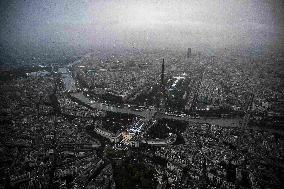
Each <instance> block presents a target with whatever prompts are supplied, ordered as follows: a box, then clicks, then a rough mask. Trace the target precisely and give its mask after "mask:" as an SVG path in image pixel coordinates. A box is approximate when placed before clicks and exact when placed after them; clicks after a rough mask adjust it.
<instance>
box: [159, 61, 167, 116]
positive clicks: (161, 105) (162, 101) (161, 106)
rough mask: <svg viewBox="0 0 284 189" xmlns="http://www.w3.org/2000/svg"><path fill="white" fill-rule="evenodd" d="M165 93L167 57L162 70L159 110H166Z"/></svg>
mask: <svg viewBox="0 0 284 189" xmlns="http://www.w3.org/2000/svg"><path fill="white" fill-rule="evenodd" d="M165 94H166V87H165V59H163V62H162V72H161V83H160V103H159V110H160V111H162V112H164V111H165V105H166V102H165Z"/></svg>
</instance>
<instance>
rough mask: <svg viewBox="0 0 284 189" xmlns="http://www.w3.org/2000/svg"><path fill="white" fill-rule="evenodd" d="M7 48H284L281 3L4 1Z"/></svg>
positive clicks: (243, 0)
mask: <svg viewBox="0 0 284 189" xmlns="http://www.w3.org/2000/svg"><path fill="white" fill-rule="evenodd" d="M0 9H1V11H0V12H1V13H0V14H1V21H0V23H1V43H2V45H5V46H7V47H15V48H29V47H30V48H35V47H36V48H40V49H45V48H47V47H50V48H53V47H60V46H63V47H67V48H68V47H74V46H75V47H77V46H80V47H84V48H89V47H126V48H132V47H134V48H144V49H153V48H159V49H162V48H169V49H182V48H186V47H188V46H191V47H194V48H195V49H201V50H207V51H210V50H209V49H212V50H216V49H220V48H222V49H223V48H240V47H241V48H260V49H264V50H267V48H269V47H273V48H274V49H280V48H282V47H283V35H284V34H283V33H284V32H283V31H284V30H283V27H284V25H283V20H284V18H283V1H281V0H271V1H266V0H240V1H235V0H228V1H224V0H213V1H212V0H201V1H200V0H191V1H183V0H178V1H170V0H166V1H158V0H154V1H149V0H146V1H135V0H134V1H133V0H118V1H102V0H79V1H77V0H60V1H53V0H47V1H46V0H25V1H24V0H23V1H16V0H11V1H10V0H9V1H8V0H4V1H1V6H0Z"/></svg>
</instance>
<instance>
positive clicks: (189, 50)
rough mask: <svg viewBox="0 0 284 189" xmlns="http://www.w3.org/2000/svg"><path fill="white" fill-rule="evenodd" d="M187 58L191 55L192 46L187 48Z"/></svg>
mask: <svg viewBox="0 0 284 189" xmlns="http://www.w3.org/2000/svg"><path fill="white" fill-rule="evenodd" d="M186 57H187V58H189V57H191V48H188V49H187V55H186Z"/></svg>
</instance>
